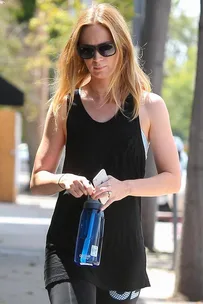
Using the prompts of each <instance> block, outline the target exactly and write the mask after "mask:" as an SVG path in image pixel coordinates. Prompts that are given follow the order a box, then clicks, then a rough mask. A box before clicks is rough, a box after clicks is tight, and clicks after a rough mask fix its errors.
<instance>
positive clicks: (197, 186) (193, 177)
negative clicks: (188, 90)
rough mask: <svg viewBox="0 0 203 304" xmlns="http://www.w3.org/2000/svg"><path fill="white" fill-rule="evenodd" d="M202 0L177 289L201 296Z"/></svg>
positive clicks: (197, 298) (192, 296)
mask: <svg viewBox="0 0 203 304" xmlns="http://www.w3.org/2000/svg"><path fill="white" fill-rule="evenodd" d="M202 55H203V0H201V14H200V21H199V42H198V59H197V73H196V85H195V94H194V102H193V111H192V122H191V127H190V138H189V160H188V171H187V190H186V202H185V214H184V224H183V234H182V245H181V255H180V265H179V277H178V283H177V291H178V292H180V293H182V294H183V295H184V296H186V297H188V299H189V300H190V301H200V300H203V116H202V113H203V94H202V85H203V56H202Z"/></svg>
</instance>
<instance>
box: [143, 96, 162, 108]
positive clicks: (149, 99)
mask: <svg viewBox="0 0 203 304" xmlns="http://www.w3.org/2000/svg"><path fill="white" fill-rule="evenodd" d="M141 105H143V106H144V107H146V108H152V107H157V106H158V107H159V106H160V107H161V106H165V101H164V100H163V98H162V97H161V96H160V95H158V94H155V93H152V92H144V94H143V99H142V103H141Z"/></svg>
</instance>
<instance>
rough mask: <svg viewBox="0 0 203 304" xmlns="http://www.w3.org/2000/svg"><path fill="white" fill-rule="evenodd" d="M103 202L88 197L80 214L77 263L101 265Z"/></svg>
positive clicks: (76, 252) (75, 258) (76, 249)
mask: <svg viewBox="0 0 203 304" xmlns="http://www.w3.org/2000/svg"><path fill="white" fill-rule="evenodd" d="M101 206H102V204H101V203H100V202H99V201H98V200H93V199H91V198H90V197H88V199H87V201H86V202H85V203H84V206H83V210H82V213H81V216H80V222H79V227H78V234H77V240H76V248H75V256H74V262H75V263H76V264H77V265H88V266H99V264H100V260H101V251H102V243H103V235H104V221H105V219H104V212H103V211H101V210H100V208H101Z"/></svg>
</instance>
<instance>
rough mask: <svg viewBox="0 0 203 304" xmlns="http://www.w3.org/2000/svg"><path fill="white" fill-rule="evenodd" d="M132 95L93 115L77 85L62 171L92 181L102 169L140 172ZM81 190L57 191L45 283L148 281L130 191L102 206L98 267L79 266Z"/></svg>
mask: <svg viewBox="0 0 203 304" xmlns="http://www.w3.org/2000/svg"><path fill="white" fill-rule="evenodd" d="M132 110H133V99H132V96H130V95H129V96H128V98H127V99H126V102H125V107H124V113H121V111H119V112H118V113H117V114H116V115H115V116H114V117H113V118H112V119H110V120H109V121H107V122H104V123H99V122H96V121H95V120H93V119H92V118H91V117H90V116H89V115H88V113H87V112H86V110H85V108H84V107H83V104H82V101H81V99H80V95H79V92H78V91H76V93H75V98H74V103H73V105H72V107H71V110H70V112H69V115H68V119H67V143H66V153H65V160H64V167H63V172H64V173H73V174H77V175H82V176H85V177H86V178H87V179H88V180H90V181H92V179H93V177H94V176H95V175H96V174H97V173H98V172H99V170H100V169H103V168H104V169H105V170H106V172H107V174H109V175H112V176H113V177H115V178H117V179H119V180H127V179H137V178H143V177H144V173H145V150H144V146H143V141H142V136H141V129H140V123H139V117H137V118H136V119H134V120H130V118H131V115H132ZM85 200H86V197H85V196H82V197H81V198H75V197H73V196H72V195H70V194H65V195H64V191H62V192H60V193H59V196H58V200H57V203H56V207H55V210H54V213H53V217H52V221H51V225H50V227H49V230H48V234H47V242H46V259H45V285H46V287H47V286H48V285H49V284H50V283H53V282H56V281H61V280H67V279H75V278H77V279H84V280H87V281H89V282H91V283H93V284H94V285H96V286H98V287H100V288H102V289H108V290H117V291H128V290H135V289H140V288H143V287H146V286H149V280H148V277H147V274H146V256H145V247H144V240H143V234H142V227H141V198H140V197H133V196H128V197H126V198H124V199H122V200H121V201H118V202H114V203H112V204H111V205H110V206H109V207H108V208H107V209H106V210H105V211H104V213H105V231H104V240H103V248H102V256H101V264H100V266H98V267H94V268H93V267H91V266H77V265H76V264H75V263H74V260H73V259H74V250H75V244H76V236H77V230H78V224H79V218H80V214H81V211H82V208H83V203H84V201H85Z"/></svg>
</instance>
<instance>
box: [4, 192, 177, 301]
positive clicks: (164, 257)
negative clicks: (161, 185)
mask: <svg viewBox="0 0 203 304" xmlns="http://www.w3.org/2000/svg"><path fill="white" fill-rule="evenodd" d="M55 202H56V197H54V196H53V197H32V196H29V195H19V196H18V198H17V203H16V204H12V203H6V204H5V203H0V304H25V303H26V304H36V303H43V304H48V303H49V301H48V297H47V294H46V291H45V290H44V283H43V263H44V242H45V236H46V232H47V229H48V225H49V223H50V219H51V216H52V213H53V208H54V205H55ZM172 231H173V230H172V224H171V223H157V224H156V231H155V248H156V249H157V250H158V251H162V252H163V251H164V252H165V253H161V254H159V253H156V254H152V253H147V260H148V268H147V271H148V274H149V278H150V281H151V287H150V288H145V289H143V290H142V293H141V298H140V300H139V303H140V304H141V303H145V304H147V303H149V304H153V303H165V302H166V301H167V299H168V298H170V297H172V295H173V290H174V284H175V275H174V272H173V271H172V270H171V267H172V254H171V253H172V252H173V232H172ZM178 231H179V235H180V232H181V224H179V228H178ZM167 303H170V302H169V301H167ZM173 303H181V302H177V301H176V302H173Z"/></svg>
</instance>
